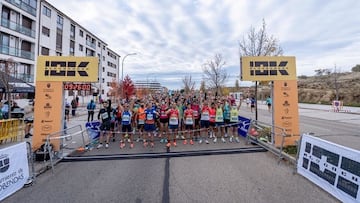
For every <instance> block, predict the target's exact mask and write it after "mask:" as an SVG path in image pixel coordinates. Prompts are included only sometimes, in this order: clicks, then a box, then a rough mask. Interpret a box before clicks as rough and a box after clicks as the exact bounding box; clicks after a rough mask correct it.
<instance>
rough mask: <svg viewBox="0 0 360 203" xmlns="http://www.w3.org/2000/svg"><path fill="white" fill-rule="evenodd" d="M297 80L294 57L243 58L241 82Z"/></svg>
mask: <svg viewBox="0 0 360 203" xmlns="http://www.w3.org/2000/svg"><path fill="white" fill-rule="evenodd" d="M296 79H297V78H296V64H295V57H294V56H244V57H241V80H245V81H274V80H296Z"/></svg>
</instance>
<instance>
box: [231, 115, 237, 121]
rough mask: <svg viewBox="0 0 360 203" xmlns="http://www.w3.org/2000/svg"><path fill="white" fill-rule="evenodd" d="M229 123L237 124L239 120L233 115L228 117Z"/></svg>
mask: <svg viewBox="0 0 360 203" xmlns="http://www.w3.org/2000/svg"><path fill="white" fill-rule="evenodd" d="M230 121H231V122H239V118H238V116H234V115H233V116H231V117H230Z"/></svg>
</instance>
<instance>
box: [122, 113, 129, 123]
mask: <svg viewBox="0 0 360 203" xmlns="http://www.w3.org/2000/svg"><path fill="white" fill-rule="evenodd" d="M122 120H123V121H124V122H128V121H130V116H129V115H123V118H122Z"/></svg>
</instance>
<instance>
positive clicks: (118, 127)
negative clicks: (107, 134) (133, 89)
mask: <svg viewBox="0 0 360 203" xmlns="http://www.w3.org/2000/svg"><path fill="white" fill-rule="evenodd" d="M121 114H122V106H121V104H120V103H119V104H118V106H117V107H116V108H115V111H114V115H115V126H114V130H115V131H116V133H120V132H121ZM120 137H121V135H120ZM112 141H113V142H115V135H114V134H113V138H112Z"/></svg>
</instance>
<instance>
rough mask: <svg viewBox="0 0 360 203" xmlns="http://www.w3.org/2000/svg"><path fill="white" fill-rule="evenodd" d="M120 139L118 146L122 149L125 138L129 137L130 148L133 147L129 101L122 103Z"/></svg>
mask: <svg viewBox="0 0 360 203" xmlns="http://www.w3.org/2000/svg"><path fill="white" fill-rule="evenodd" d="M121 118H122V121H121V125H122V128H121V135H122V136H121V140H120V148H121V149H123V148H124V147H125V141H126V140H125V139H128V138H129V139H130V148H131V149H132V148H134V142H133V132H132V129H131V119H132V113H131V111H130V105H129V103H125V104H124V109H123V110H122V113H121Z"/></svg>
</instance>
